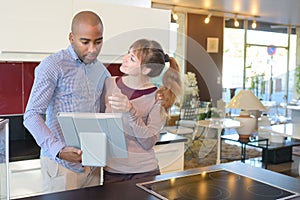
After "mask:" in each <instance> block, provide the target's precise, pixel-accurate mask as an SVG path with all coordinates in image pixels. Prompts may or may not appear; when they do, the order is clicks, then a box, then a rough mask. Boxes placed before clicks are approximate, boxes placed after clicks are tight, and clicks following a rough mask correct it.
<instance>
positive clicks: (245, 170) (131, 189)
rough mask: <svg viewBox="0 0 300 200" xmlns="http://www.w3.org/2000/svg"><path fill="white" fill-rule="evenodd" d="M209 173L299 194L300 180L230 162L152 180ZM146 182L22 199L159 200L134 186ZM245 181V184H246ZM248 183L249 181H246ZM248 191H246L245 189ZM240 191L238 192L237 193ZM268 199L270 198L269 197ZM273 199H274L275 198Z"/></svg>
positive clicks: (97, 187)
mask: <svg viewBox="0 0 300 200" xmlns="http://www.w3.org/2000/svg"><path fill="white" fill-rule="evenodd" d="M212 170H229V171H231V172H234V173H236V174H238V175H240V176H241V177H244V178H248V179H249V178H250V179H249V180H250V182H251V181H252V182H257V181H259V183H262V184H265V185H266V186H268V187H271V186H273V187H276V189H277V188H280V189H284V190H285V191H288V192H294V193H296V194H299V193H300V180H299V179H296V178H293V177H290V176H287V175H283V174H279V173H276V172H273V171H269V170H266V169H262V168H257V167H253V166H250V165H247V164H244V163H241V162H230V163H224V164H220V165H214V166H208V167H203V168H197V169H191V170H186V171H182V172H175V173H169V174H163V175H160V176H156V177H155V180H156V181H158V180H165V179H171V178H172V179H175V178H180V177H183V176H188V175H194V174H199V173H202V174H205V173H203V172H207V171H212ZM145 181H153V179H142V180H141V179H140V180H135V181H126V182H120V183H113V184H106V185H105V184H104V185H102V186H96V187H91V188H83V189H78V190H72V191H65V192H58V193H52V194H45V195H40V196H34V197H28V198H23V199H24V200H25V199H26V200H52V199H64V200H68V199H70V200H73V199H85V200H93V199H109V200H113V199H139V200H143V199H145V200H146V199H147V200H150V199H159V198H158V197H156V196H154V195H153V194H150V193H149V192H147V191H145V190H143V189H141V188H139V187H138V186H137V185H136V184H137V183H143V182H145ZM226 181H228V184H227V186H229V187H232V189H231V190H232V191H230V192H233V193H234V192H235V191H234V190H238V189H237V188H236V186H237V184H234V182H235V181H236V180H231V179H228V180H226ZM246 182H247V181H246ZM248 182H249V181H248ZM201 189H205V191H206V190H207V189H208V188H207V185H205V184H203V187H199V191H200V190H201ZM247 190H248V188H247ZM237 192H241V191H237ZM263 192H264V194H266V195H267V190H266V189H263ZM202 197H203V198H201V199H207V197H205V196H202ZM228 199H236V198H233V197H231V198H230V197H229V198H228ZM257 199H266V198H264V197H263V196H258V198H257ZM268 199H270V197H268ZM274 199H275V198H274ZM276 199H277V198H276Z"/></svg>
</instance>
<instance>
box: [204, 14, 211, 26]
mask: <svg viewBox="0 0 300 200" xmlns="http://www.w3.org/2000/svg"><path fill="white" fill-rule="evenodd" d="M211 15H212V14H211V13H209V14H208V15H207V17H206V18H205V19H204V23H205V24H208V23H209V21H210V17H211Z"/></svg>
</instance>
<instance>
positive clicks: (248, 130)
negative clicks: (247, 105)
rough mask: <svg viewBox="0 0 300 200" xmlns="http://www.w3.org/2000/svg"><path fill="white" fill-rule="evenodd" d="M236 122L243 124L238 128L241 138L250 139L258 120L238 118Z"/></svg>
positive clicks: (249, 117)
mask: <svg viewBox="0 0 300 200" xmlns="http://www.w3.org/2000/svg"><path fill="white" fill-rule="evenodd" d="M235 120H237V121H239V122H240V123H241V127H239V128H236V131H237V132H238V134H239V137H240V138H249V136H250V135H251V134H252V132H253V131H254V130H255V126H256V119H255V118H254V117H251V116H238V117H235Z"/></svg>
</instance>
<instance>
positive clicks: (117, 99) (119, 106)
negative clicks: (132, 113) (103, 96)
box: [108, 93, 132, 112]
mask: <svg viewBox="0 0 300 200" xmlns="http://www.w3.org/2000/svg"><path fill="white" fill-rule="evenodd" d="M108 103H109V104H110V105H111V108H112V110H113V111H115V112H128V111H129V110H130V109H131V107H132V105H131V103H130V102H129V100H128V97H127V96H126V95H124V94H121V93H115V94H113V95H112V96H109V97H108Z"/></svg>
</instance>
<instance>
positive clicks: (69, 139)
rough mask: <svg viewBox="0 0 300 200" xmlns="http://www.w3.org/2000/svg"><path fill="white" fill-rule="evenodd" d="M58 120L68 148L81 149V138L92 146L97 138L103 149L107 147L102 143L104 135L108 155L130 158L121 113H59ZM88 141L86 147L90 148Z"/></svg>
mask: <svg viewBox="0 0 300 200" xmlns="http://www.w3.org/2000/svg"><path fill="white" fill-rule="evenodd" d="M57 118H58V122H59V124H60V126H61V129H62V133H63V135H64V138H65V142H66V144H67V145H68V146H74V147H77V148H80V149H81V148H82V147H83V146H82V145H83V144H82V141H81V140H80V138H87V139H88V140H90V141H91V142H90V143H91V145H92V143H94V142H95V141H92V140H93V138H95V140H99V145H98V146H99V147H101V146H103V145H105V144H103V141H100V139H101V136H100V135H103V133H104V134H105V136H106V140H107V142H106V146H107V148H106V149H107V154H106V155H107V156H110V157H114V158H127V157H128V153H127V145H126V141H125V135H124V132H123V121H122V114H121V113H76V112H59V113H58V114H57ZM92 133H94V134H92ZM97 133H98V134H99V135H97ZM92 135H94V136H92ZM88 140H86V141H85V147H89V144H88V143H89V142H88ZM91 148H97V147H91Z"/></svg>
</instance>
